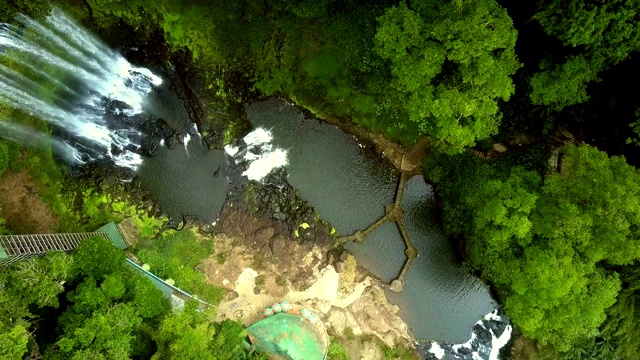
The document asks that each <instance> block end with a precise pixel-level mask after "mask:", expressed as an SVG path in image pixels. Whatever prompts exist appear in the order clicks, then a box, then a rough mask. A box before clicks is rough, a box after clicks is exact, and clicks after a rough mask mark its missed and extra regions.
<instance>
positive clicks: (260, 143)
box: [224, 127, 287, 182]
mask: <svg viewBox="0 0 640 360" xmlns="http://www.w3.org/2000/svg"><path fill="white" fill-rule="evenodd" d="M272 139H273V136H272V135H271V132H270V131H268V130H265V129H263V128H260V127H259V128H257V129H255V130H253V131H252V132H250V133H249V134H247V136H245V137H244V138H243V139H242V140H243V141H244V142H245V144H246V147H243V149H241V148H240V147H236V146H231V145H227V146H225V147H224V151H225V152H226V153H227V155H229V156H231V157H233V158H234V159H235V160H236V162H238V163H243V164H246V165H247V170H245V171H244V172H243V173H242V175H244V176H246V177H247V178H248V179H249V180H254V181H260V182H262V180H263V179H264V178H265V177H266V176H267V175H269V173H271V172H272V171H273V170H275V169H277V168H279V167H282V166H286V165H287V151H286V150H283V149H280V148H277V147H276V148H274V146H273V145H272V144H271V140H272Z"/></svg>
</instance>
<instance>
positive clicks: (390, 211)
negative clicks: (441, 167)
mask: <svg viewBox="0 0 640 360" xmlns="http://www.w3.org/2000/svg"><path fill="white" fill-rule="evenodd" d="M430 148H431V141H430V140H429V138H428V137H426V136H425V137H422V138H420V139H418V141H416V143H415V144H413V146H412V147H411V148H409V150H408V151H406V152H404V154H402V157H401V160H400V164H399V165H400V166H397V164H396V167H398V168H399V169H400V181H399V184H398V188H397V191H396V196H395V200H394V202H393V203H391V204H387V205H386V206H385V215H384V216H383V217H381V218H380V219H378V220H376V222H374V223H373V224H371V225H369V226H368V227H367V228H366V229H364V230H357V231H356V232H354V233H353V234H352V235H347V236H341V237H338V238H337V239H336V241H337V243H338V244H341V245H342V244H344V243H347V242H349V241H355V242H363V241H365V240H366V238H367V237H368V236H369V235H370V234H371V233H372V232H374V231H375V230H376V229H377V228H379V227H380V226H381V225H382V224H384V223H385V222H387V221H393V222H395V223H396V226H397V227H398V230H399V231H400V235H401V236H402V240H403V241H404V244H405V247H406V250H405V252H404V253H405V255H406V256H407V260H406V261H405V263H404V266H403V267H402V270H401V271H400V274H399V275H398V277H397V278H395V279H394V280H393V281H391V284H389V285H390V287H391V290H392V291H394V292H400V291H402V290H404V281H405V277H406V276H407V273H408V272H409V268H411V264H412V263H413V260H415V258H416V257H418V250H416V248H415V247H414V246H413V244H412V243H411V239H410V238H409V234H408V233H407V229H406V228H405V226H404V222H403V220H402V217H403V215H404V210H403V209H402V196H403V194H404V188H405V185H406V182H407V178H408V177H409V174H410V173H411V172H412V171H414V170H415V169H416V168H418V167H419V165H420V164H421V163H422V160H423V159H424V157H425V156H426V155H427V153H428V151H429V150H430Z"/></svg>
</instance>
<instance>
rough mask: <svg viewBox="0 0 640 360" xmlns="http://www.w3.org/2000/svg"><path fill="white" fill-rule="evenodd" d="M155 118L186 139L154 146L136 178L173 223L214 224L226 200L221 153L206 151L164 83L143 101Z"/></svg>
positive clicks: (179, 104)
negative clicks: (187, 219) (170, 145)
mask: <svg viewBox="0 0 640 360" xmlns="http://www.w3.org/2000/svg"><path fill="white" fill-rule="evenodd" d="M147 102H148V105H149V107H150V108H152V109H153V110H152V111H151V112H152V115H153V116H154V117H155V118H158V119H163V120H164V121H165V122H166V123H167V125H168V126H169V127H170V128H172V129H173V130H175V131H176V132H177V133H179V134H181V136H182V137H181V138H186V139H187V140H185V141H184V142H183V143H178V144H177V145H176V146H175V147H174V148H173V149H169V148H167V146H166V145H160V144H158V147H157V150H156V151H155V152H154V154H153V156H151V157H147V158H145V159H144V161H143V162H142V164H141V165H140V167H139V168H138V171H137V173H136V175H137V176H138V177H139V178H140V180H141V182H142V186H143V187H144V188H145V189H147V190H148V191H149V192H150V193H151V195H152V196H153V197H154V199H156V200H157V201H158V202H159V203H160V206H161V208H162V211H163V212H165V213H166V214H168V215H169V216H170V217H171V218H172V219H173V220H175V221H180V220H182V219H183V217H193V218H197V219H200V220H202V221H204V222H205V223H212V222H214V221H216V219H217V218H218V215H219V213H220V210H221V209H222V206H223V205H224V201H225V200H226V197H227V191H228V183H227V178H226V176H225V170H226V159H225V155H224V152H223V151H222V150H209V149H208V147H207V146H206V145H205V144H204V143H203V142H202V139H201V138H200V136H198V135H192V136H189V135H188V133H189V132H192V133H193V130H194V129H195V127H194V125H193V123H191V121H190V120H189V117H188V114H187V111H186V109H185V107H184V103H183V102H182V100H180V99H179V98H178V96H177V95H176V94H175V92H173V91H172V90H170V88H169V82H168V81H167V82H165V83H164V84H163V87H162V88H161V89H160V91H158V92H153V93H152V95H151V96H149V98H148V99H147Z"/></svg>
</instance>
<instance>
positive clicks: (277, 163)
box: [242, 149, 287, 181]
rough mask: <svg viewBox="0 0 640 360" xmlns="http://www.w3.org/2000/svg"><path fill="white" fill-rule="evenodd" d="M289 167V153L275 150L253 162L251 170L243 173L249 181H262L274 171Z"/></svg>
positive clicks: (250, 165) (250, 166)
mask: <svg viewBox="0 0 640 360" xmlns="http://www.w3.org/2000/svg"><path fill="white" fill-rule="evenodd" d="M286 165H287V152H286V151H284V150H282V149H275V150H273V151H271V152H268V153H266V154H263V156H262V157H259V158H258V159H255V160H253V161H251V163H250V164H249V168H248V169H247V170H246V171H244V172H243V173H242V175H244V176H246V177H247V178H248V179H249V180H255V181H262V180H263V179H264V178H265V177H266V176H267V175H269V173H271V172H272V171H273V170H275V169H277V168H279V167H283V166H286Z"/></svg>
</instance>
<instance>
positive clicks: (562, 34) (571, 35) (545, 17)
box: [531, 0, 640, 110]
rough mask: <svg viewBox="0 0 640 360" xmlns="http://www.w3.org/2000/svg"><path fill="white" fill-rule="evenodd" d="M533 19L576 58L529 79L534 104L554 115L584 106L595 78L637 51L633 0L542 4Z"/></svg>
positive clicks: (639, 8) (639, 9) (638, 10)
mask: <svg viewBox="0 0 640 360" xmlns="http://www.w3.org/2000/svg"><path fill="white" fill-rule="evenodd" d="M539 9H540V11H539V12H538V13H537V14H536V15H535V18H536V19H537V20H538V22H539V23H540V25H541V26H542V28H543V29H544V30H545V31H546V32H547V34H549V35H552V36H555V37H557V38H558V39H559V40H561V41H562V42H563V44H564V45H565V46H569V47H573V48H577V49H578V50H579V51H580V53H579V54H577V55H572V56H569V57H567V58H566V59H565V60H564V63H561V64H557V65H551V64H549V63H548V62H545V63H543V64H541V70H542V71H541V72H539V73H537V74H535V75H534V76H533V77H532V79H531V86H532V92H531V100H532V102H533V103H534V104H544V105H550V106H552V107H554V108H556V109H558V110H559V109H562V108H563V107H565V106H569V105H574V104H578V103H581V102H584V101H586V100H588V96H587V93H586V88H587V85H588V84H589V83H590V82H592V81H597V80H598V77H597V74H598V72H600V71H602V70H605V69H606V68H608V67H609V66H611V65H615V64H617V63H619V62H621V61H623V60H625V59H626V58H627V57H628V56H629V54H631V53H632V52H634V51H638V50H639V49H640V29H638V26H637V24H638V22H640V3H639V2H638V1H634V0H610V1H585V0H542V1H540V2H539Z"/></svg>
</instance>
